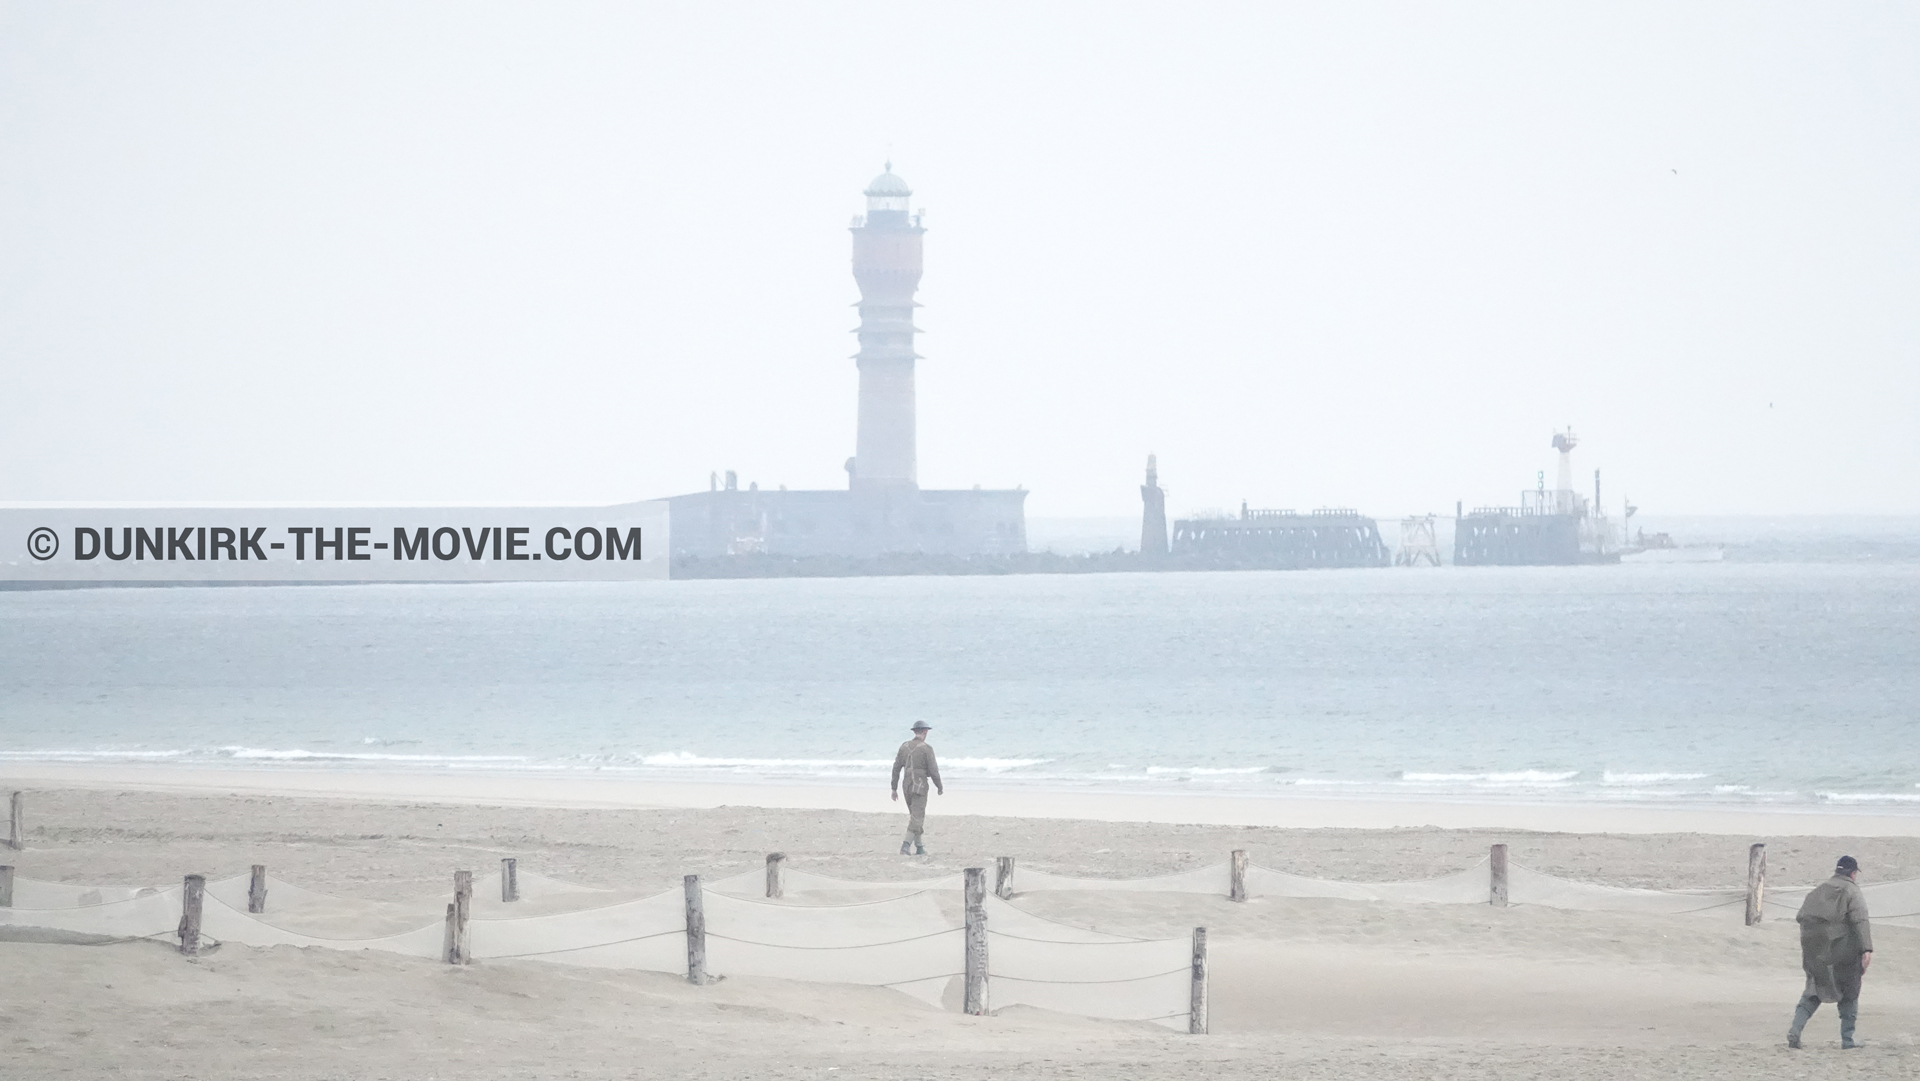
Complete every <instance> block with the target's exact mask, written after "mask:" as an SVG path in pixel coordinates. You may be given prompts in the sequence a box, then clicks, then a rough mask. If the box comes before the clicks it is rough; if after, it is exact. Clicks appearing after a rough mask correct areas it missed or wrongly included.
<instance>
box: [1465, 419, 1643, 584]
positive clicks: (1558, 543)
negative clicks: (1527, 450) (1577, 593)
mask: <svg viewBox="0 0 1920 1081" xmlns="http://www.w3.org/2000/svg"><path fill="white" fill-rule="evenodd" d="M1579 442H1580V441H1579V438H1578V437H1577V436H1575V435H1574V434H1573V430H1572V429H1571V428H1569V429H1567V430H1566V431H1564V432H1555V433H1554V434H1553V448H1554V450H1556V451H1558V452H1559V455H1560V461H1559V468H1558V470H1557V472H1556V481H1557V483H1556V484H1555V486H1554V489H1553V490H1552V491H1548V490H1547V475H1546V473H1545V471H1542V472H1540V473H1539V474H1537V475H1536V486H1535V488H1534V489H1533V490H1532V491H1523V492H1521V493H1520V503H1519V505H1518V506H1502V507H1475V508H1474V509H1473V513H1471V514H1465V513H1462V512H1461V510H1460V509H1459V508H1457V507H1456V509H1455V511H1454V517H1455V521H1454V530H1453V562H1454V565H1455V566H1460V567H1486V566H1497V567H1526V566H1568V565H1572V564H1576V563H1611V562H1618V561H1619V559H1620V551H1619V546H1618V544H1617V543H1616V542H1615V541H1614V540H1613V536H1612V528H1611V526H1610V525H1609V523H1608V522H1607V520H1606V516H1605V514H1604V512H1602V511H1601V510H1600V473H1599V471H1598V470H1596V471H1595V472H1594V474H1593V488H1594V498H1593V501H1592V502H1591V503H1589V502H1588V500H1587V498H1586V497H1585V496H1583V495H1581V494H1579V493H1578V492H1576V491H1574V490H1573V449H1574V447H1576V446H1578V445H1579Z"/></svg>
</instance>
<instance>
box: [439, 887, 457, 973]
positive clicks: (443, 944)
mask: <svg viewBox="0 0 1920 1081" xmlns="http://www.w3.org/2000/svg"><path fill="white" fill-rule="evenodd" d="M453 912H454V905H453V904H452V903H451V902H449V903H448V904H447V933H446V937H444V938H442V939H441V940H440V959H441V960H442V961H445V962H446V963H447V964H450V965H457V964H459V963H460V959H459V957H458V955H456V954H455V953H454V948H453V937H454V936H453V924H454V917H453Z"/></svg>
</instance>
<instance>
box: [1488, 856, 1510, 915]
mask: <svg viewBox="0 0 1920 1081" xmlns="http://www.w3.org/2000/svg"><path fill="white" fill-rule="evenodd" d="M1487 867H1488V870H1489V871H1490V872H1491V875H1490V876H1489V879H1488V882H1487V903H1488V904H1490V905H1492V906H1493V907H1495V908H1505V907H1507V846H1506V845H1494V846H1493V849H1492V851H1490V852H1489V853H1488V854H1487Z"/></svg>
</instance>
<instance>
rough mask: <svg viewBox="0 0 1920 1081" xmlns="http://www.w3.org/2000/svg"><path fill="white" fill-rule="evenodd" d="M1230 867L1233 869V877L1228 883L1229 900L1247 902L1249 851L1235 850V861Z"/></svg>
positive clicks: (1233, 860)
mask: <svg viewBox="0 0 1920 1081" xmlns="http://www.w3.org/2000/svg"><path fill="white" fill-rule="evenodd" d="M1228 866H1230V867H1231V868H1232V877H1231V878H1230V879H1229V881H1228V886H1227V899H1228V900H1230V901H1245V900H1246V899H1247V850H1246V849H1244V848H1236V849H1234V850H1233V859H1232V861H1231V862H1230V863H1229V864H1228Z"/></svg>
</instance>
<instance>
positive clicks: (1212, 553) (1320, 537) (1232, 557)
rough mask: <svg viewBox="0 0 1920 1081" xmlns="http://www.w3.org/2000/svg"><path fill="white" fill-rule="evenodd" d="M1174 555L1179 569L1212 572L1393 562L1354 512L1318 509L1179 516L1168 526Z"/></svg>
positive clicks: (1374, 528)
mask: <svg viewBox="0 0 1920 1081" xmlns="http://www.w3.org/2000/svg"><path fill="white" fill-rule="evenodd" d="M1173 556H1174V558H1175V559H1176V560H1177V561H1179V562H1180V563H1181V564H1182V565H1184V566H1194V567H1206V568H1210V569H1217V570H1303V569H1307V568H1314V567H1385V566H1389V565H1391V564H1392V562H1393V555H1392V553H1391V552H1390V551H1389V550H1388V549H1387V545H1386V542H1385V541H1383V540H1381V539H1380V526H1379V523H1377V522H1375V521H1374V520H1373V519H1372V518H1368V517H1366V516H1365V515H1363V514H1361V513H1360V512H1359V511H1357V510H1353V509H1350V508H1346V507H1322V508H1320V509H1318V510H1315V511H1310V512H1308V513H1306V514H1301V513H1298V512H1297V511H1292V510H1255V509H1250V508H1249V507H1248V506H1247V505H1246V504H1245V503H1242V504H1241V505H1240V516H1239V517H1237V518H1235V517H1231V516H1227V515H1217V516H1207V517H1195V518H1182V519H1179V520H1178V521H1176V522H1174V523H1173Z"/></svg>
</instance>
